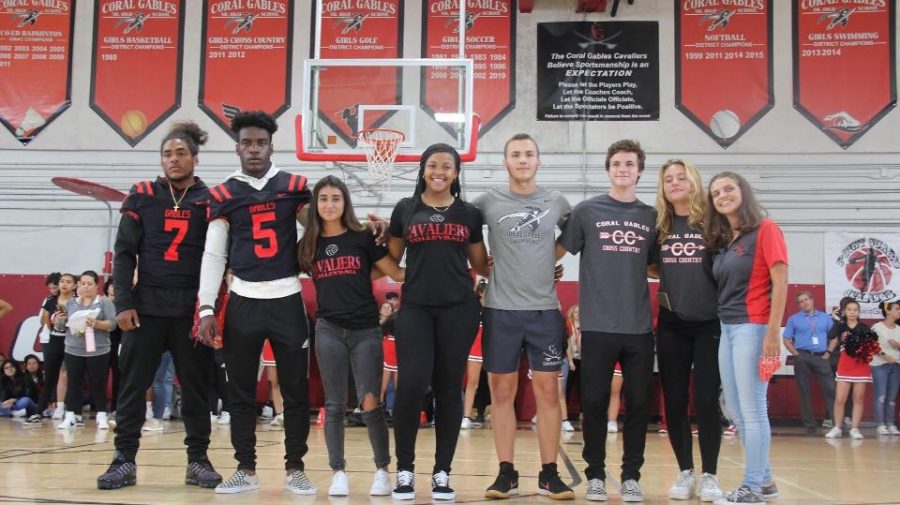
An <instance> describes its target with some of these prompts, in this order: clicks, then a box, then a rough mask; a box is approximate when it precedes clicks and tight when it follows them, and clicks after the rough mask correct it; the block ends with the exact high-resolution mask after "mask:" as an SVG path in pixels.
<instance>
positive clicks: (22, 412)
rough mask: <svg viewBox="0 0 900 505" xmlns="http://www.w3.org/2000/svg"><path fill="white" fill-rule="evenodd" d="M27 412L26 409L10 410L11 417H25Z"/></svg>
mask: <svg viewBox="0 0 900 505" xmlns="http://www.w3.org/2000/svg"><path fill="white" fill-rule="evenodd" d="M27 413H28V411H27V410H25V409H19V410H14V411H12V416H13V417H25V414H27Z"/></svg>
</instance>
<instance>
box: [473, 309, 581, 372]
mask: <svg viewBox="0 0 900 505" xmlns="http://www.w3.org/2000/svg"><path fill="white" fill-rule="evenodd" d="M482 320H483V322H484V336H483V337H482V339H481V349H482V354H483V355H484V369H485V370H487V371H488V372H493V373H510V372H516V371H518V370H519V356H520V355H521V351H523V350H524V351H525V355H526V356H528V364H529V367H530V368H531V369H532V370H534V371H537V372H558V371H559V369H560V367H561V366H562V361H563V360H564V359H566V356H565V353H564V352H563V349H564V347H563V345H564V342H565V338H566V335H565V325H564V323H563V317H562V314H561V313H560V312H559V311H558V310H556V309H550V310H501V309H490V308H485V309H484V313H483V316H482Z"/></svg>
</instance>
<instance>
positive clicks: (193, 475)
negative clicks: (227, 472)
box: [184, 459, 222, 489]
mask: <svg viewBox="0 0 900 505" xmlns="http://www.w3.org/2000/svg"><path fill="white" fill-rule="evenodd" d="M220 482H222V476H221V475H219V472H217V471H216V470H215V469H214V468H213V466H212V463H210V462H209V460H208V459H201V460H197V461H194V462H191V463H188V466H187V470H186V471H185V474H184V483H185V484H187V485H189V486H200V487H202V488H206V489H213V488H215V487H216V486H218V485H219V483H220Z"/></svg>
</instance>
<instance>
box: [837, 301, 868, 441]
mask: <svg viewBox="0 0 900 505" xmlns="http://www.w3.org/2000/svg"><path fill="white" fill-rule="evenodd" d="M838 345H840V346H841V351H842V352H841V357H840V360H839V361H838V366H837V374H836V376H835V382H836V386H837V387H836V390H835V398H834V416H835V417H833V418H832V419H841V417H842V413H843V412H844V404H845V403H846V402H847V396H848V395H849V394H850V389H851V387H852V389H853V415H852V417H851V428H850V438H853V439H861V438H863V435H862V433H860V432H859V423H860V421H862V415H863V407H864V406H865V403H864V402H865V396H866V384H868V383H870V382H872V370H871V369H870V368H869V362H870V361H872V356H874V355H875V354H878V352H879V351H880V348H879V346H878V336H877V335H875V333H874V332H872V329H871V328H869V327H868V326H867V325H866V324H864V323H863V322H861V321H860V320H859V303H858V302H856V301H855V300H854V301H850V302H848V303H847V305H846V306H845V307H844V315H843V317H842V318H841V321H840V322H839V323H837V324H835V325H834V326H832V327H831V330H830V331H829V332H828V350H829V352H830V351H832V350H834V348H835V347H837V346H838ZM841 435H842V433H841V427H840V425H839V424H837V425H835V427H834V428H831V430H830V431H829V432H828V433H826V434H825V438H839V437H841Z"/></svg>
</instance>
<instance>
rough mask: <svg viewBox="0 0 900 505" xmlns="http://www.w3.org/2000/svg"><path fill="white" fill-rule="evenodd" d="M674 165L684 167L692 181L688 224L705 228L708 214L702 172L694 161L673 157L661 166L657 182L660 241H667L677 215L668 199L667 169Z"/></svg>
mask: <svg viewBox="0 0 900 505" xmlns="http://www.w3.org/2000/svg"><path fill="white" fill-rule="evenodd" d="M672 165H681V166H683V167H684V173H685V175H686V176H687V180H688V182H690V183H691V196H690V199H689V201H688V207H689V209H688V225H689V226H690V227H691V228H693V229H695V230H698V231H700V230H703V222H704V219H705V216H706V190H705V189H704V188H703V181H702V180H701V179H700V172H699V171H698V170H697V167H696V166H694V164H693V163H691V162H690V161H687V160H683V159H680V158H675V159H671V160H669V161H667V162H665V163H663V165H662V166H661V167H660V168H659V181H658V182H657V183H656V228H657V230H658V231H659V239H658V240H659V243H660V244H662V243H663V242H665V240H666V238H667V237H668V236H669V233H670V232H671V231H672V219H673V217H674V216H675V208H674V207H673V206H672V204H671V203H669V201H668V200H666V193H665V189H664V187H665V179H666V169H667V168H669V167H671V166H672Z"/></svg>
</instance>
